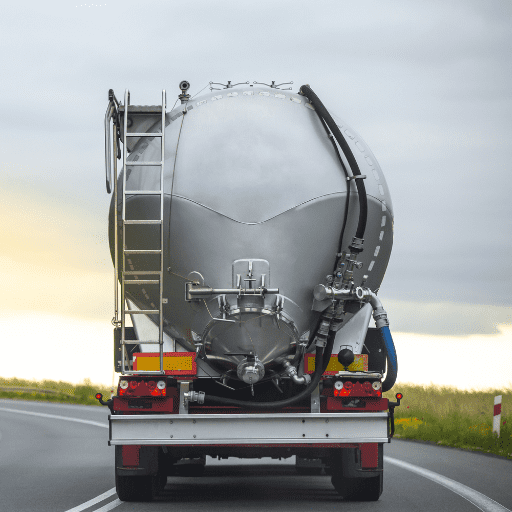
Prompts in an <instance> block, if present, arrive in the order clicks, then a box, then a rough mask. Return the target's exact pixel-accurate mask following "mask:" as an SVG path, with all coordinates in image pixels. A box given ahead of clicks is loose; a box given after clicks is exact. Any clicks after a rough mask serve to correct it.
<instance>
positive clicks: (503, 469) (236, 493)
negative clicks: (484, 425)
mask: <svg viewBox="0 0 512 512" xmlns="http://www.w3.org/2000/svg"><path fill="white" fill-rule="evenodd" d="M107 415H108V409H107V408H106V407H93V406H78V405H64V404H50V403H44V402H29V401H14V400H0V510H1V511H2V512H11V511H12V512H25V511H30V512H32V511H38V512H39V511H41V512H46V511H48V512H50V511H51V512H71V511H72V512H93V511H101V512H107V511H108V510H115V512H127V511H133V510H137V511H140V512H145V511H152V512H160V511H164V510H165V511H168V510H170V509H171V508H172V509H175V508H176V507H177V506H179V510H180V512H186V511H194V512H197V510H201V511H205V512H210V511H219V512H220V511H222V512H224V511H225V510H226V509H227V508H229V509H232V510H243V511H244V512H252V511H263V510H265V511H268V510H279V511H283V512H286V511H293V512H296V511H297V510H315V512H322V511H332V510H338V509H340V510H343V511H347V512H351V511H374V510H375V511H379V512H402V511H403V512H411V511H418V512H422V511H425V512H427V511H428V512H432V511H436V512H442V511H449V512H472V511H478V510H483V511H485V512H505V511H507V510H512V462H511V461H507V460H504V459H499V458H495V457H490V456H487V455H484V454H480V453H474V452H464V451H461V450H454V449H450V448H443V447H437V446H431V445H427V444H420V443H413V442H407V441H400V440H393V441H392V443H391V444H390V445H386V446H385V448H384V455H385V462H384V492H383V494H382V496H381V498H380V500H379V501H378V502H374V503H349V502H343V501H342V500H341V498H340V497H339V496H338V494H337V493H336V492H335V491H334V488H333V487H332V485H331V482H330V477H327V476H298V475H297V474H296V473H295V469H294V466H293V461H294V459H287V460H282V461H272V460H271V459H262V460H258V461H252V460H250V461H247V460H238V459H227V460H223V461H217V460H213V459H211V458H208V459H207V466H206V473H205V476H203V477H196V478H194V477H170V478H169V479H168V482H167V486H166V488H165V490H164V492H163V493H162V495H160V496H159V497H158V498H157V499H156V501H153V502H151V503H138V504H136V505H134V504H130V503H121V502H120V501H119V500H118V499H117V495H116V494H115V488H114V487H115V482H114V449H113V448H111V447H108V446H107V437H108V430H107Z"/></svg>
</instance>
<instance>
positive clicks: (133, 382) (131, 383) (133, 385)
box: [130, 380, 139, 389]
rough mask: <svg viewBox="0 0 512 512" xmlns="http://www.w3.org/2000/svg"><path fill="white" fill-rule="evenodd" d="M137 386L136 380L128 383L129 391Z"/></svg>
mask: <svg viewBox="0 0 512 512" xmlns="http://www.w3.org/2000/svg"><path fill="white" fill-rule="evenodd" d="M138 385H139V383H138V382H137V381H136V380H131V381H130V389H135V388H136V387H137V386H138Z"/></svg>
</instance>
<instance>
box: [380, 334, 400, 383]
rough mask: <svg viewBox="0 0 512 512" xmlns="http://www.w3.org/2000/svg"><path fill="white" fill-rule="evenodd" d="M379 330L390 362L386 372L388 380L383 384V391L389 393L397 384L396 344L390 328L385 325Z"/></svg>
mask: <svg viewBox="0 0 512 512" xmlns="http://www.w3.org/2000/svg"><path fill="white" fill-rule="evenodd" d="M379 330H380V334H381V336H382V341H383V342H384V347H385V349H386V357H387V361H388V369H387V372H386V378H385V379H384V382H383V383H382V391H389V390H390V389H391V388H392V387H393V386H394V385H395V382H396V378H397V375H398V361H397V358H396V350H395V344H394V343H393V338H392V337H391V332H390V330H389V327H388V326H387V325H384V326H382V327H381V328H380V329H379Z"/></svg>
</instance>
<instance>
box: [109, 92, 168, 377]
mask: <svg viewBox="0 0 512 512" xmlns="http://www.w3.org/2000/svg"><path fill="white" fill-rule="evenodd" d="M129 105H130V91H129V90H128V89H126V91H125V94H124V116H123V141H122V142H123V169H124V172H123V192H122V196H123V197H122V210H121V216H122V222H121V224H122V241H123V254H122V268H121V280H120V281H121V322H120V324H121V353H122V355H121V361H122V362H121V373H122V374H123V375H133V374H155V373H160V374H165V371H164V368H163V364H164V353H163V349H164V330H163V304H164V300H163V276H164V253H163V241H164V160H165V109H166V93H165V89H164V90H163V91H162V118H161V120H162V128H161V131H160V133H158V132H156V133H155V132H151V133H146V132H142V133H139V132H128V111H129ZM129 137H139V138H143V137H155V138H160V139H161V141H160V146H161V159H160V161H155V162H153V161H152V162H144V161H142V162H141V161H128V158H127V157H128V148H127V140H128V138H129ZM130 166H138V167H139V166H147V167H149V166H152V167H157V166H159V167H160V190H126V175H127V169H128V168H129V167H130ZM116 181H117V180H116ZM115 186H116V183H114V187H115ZM127 195H130V196H137V195H153V196H159V197H160V218H159V219H158V220H147V219H140V220H135V219H130V220H127V219H126V196H127ZM116 204H117V199H116ZM116 211H117V208H116ZM133 224H145V225H155V224H156V225H160V248H159V249H127V247H126V226H127V225H133ZM117 229H118V226H117V219H116V226H115V230H116V250H117ZM129 254H158V255H160V266H159V269H158V271H154V270H126V258H127V255H129ZM115 261H116V265H117V261H118V256H117V255H116V258H115ZM136 275H137V276H139V275H151V276H157V277H158V279H133V276H136ZM117 276H118V270H117V268H116V279H117ZM145 284H157V285H158V309H144V310H130V309H127V300H126V295H125V292H126V285H135V286H139V285H145ZM116 292H117V283H116ZM118 304H119V302H118V301H117V298H116V315H117V305H118ZM127 314H128V315H134V314H143V315H158V317H159V322H158V340H151V341H137V343H138V344H140V345H142V344H148V345H149V344H153V345H157V344H158V345H159V356H160V370H159V371H133V370H126V365H127V360H126V359H127V351H126V345H127V344H133V340H127V339H126V332H125V328H126V315H127ZM116 320H117V318H116Z"/></svg>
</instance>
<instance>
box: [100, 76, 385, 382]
mask: <svg viewBox="0 0 512 512" xmlns="http://www.w3.org/2000/svg"><path fill="white" fill-rule="evenodd" d="M333 117H334V119H335V120H336V123H337V124H338V126H339V128H340V130H341V132H342V134H343V136H344V137H345V138H346V140H347V142H348V144H349V146H350V148H351V150H352V152H353V154H354V156H355V158H356V160H357V162H358V165H359V167H360V170H361V173H362V174H363V175H366V179H365V186H366V191H367V198H368V221H367V226H366V232H365V249H364V251H363V252H362V253H361V255H360V257H359V261H360V262H362V268H360V269H357V270H356V271H355V274H354V278H355V281H358V282H361V280H362V278H363V275H367V276H368V278H367V281H366V286H367V287H369V288H370V289H371V290H374V291H375V290H376V289H377V288H379V286H380V284H381V282H382V279H383V277H384V273H385V270H386V266H387V264H388V260H389V257H390V253H391V247H392V241H393V209H392V204H391V198H390V195H389V190H388V187H387V185H386V181H385V178H384V175H383V173H382V170H381V169H380V167H379V164H378V163H377V161H376V159H375V157H374V155H373V154H372V152H371V151H370V149H369V148H368V146H367V145H366V144H365V142H364V141H363V140H362V138H361V137H360V136H359V135H358V134H357V133H356V132H355V131H354V130H353V129H352V128H350V127H349V126H348V125H347V124H346V123H345V122H344V121H342V120H341V119H339V118H338V117H336V116H333ZM166 125H167V126H166V133H165V141H166V142H165V169H164V173H165V178H164V192H165V208H164V233H165V234H164V240H163V248H164V251H165V255H164V268H166V269H167V273H166V276H165V279H164V297H165V299H167V303H166V304H165V306H164V328H165V332H166V334H167V335H169V336H170V337H171V338H173V339H174V340H176V341H177V343H178V344H179V345H181V347H182V349H185V350H194V351H195V350H196V349H197V348H198V347H199V352H200V354H202V356H203V357H205V358H206V360H207V361H208V363H209V364H210V365H211V366H212V367H213V368H215V369H216V370H217V371H218V372H219V373H227V374H230V375H232V376H235V375H236V374H237V372H238V377H239V378H241V379H242V380H246V381H248V380H247V379H248V378H249V377H250V378H251V382H256V381H257V380H260V379H262V378H268V377H270V376H272V375H274V374H275V372H279V371H282V369H283V367H282V364H283V361H292V362H293V360H294V358H298V356H299V352H300V351H301V350H304V349H305V348H306V346H307V345H308V334H309V331H310V329H311V328H312V326H314V325H315V323H316V322H317V320H318V317H319V313H318V312H316V311H313V310H312V302H313V289H314V287H315V286H316V285H317V284H318V283H322V282H325V278H326V276H327V275H329V274H331V273H332V271H333V266H334V263H335V259H336V254H337V251H338V242H339V237H340V232H341V229H342V225H343V220H344V213H345V203H346V201H347V180H346V177H345V174H344V172H343V170H342V168H341V165H340V163H339V161H338V159H337V156H336V154H335V151H334V149H333V146H332V144H331V142H330V140H329V138H328V136H327V134H326V131H325V129H324V127H323V126H322V124H321V122H320V120H319V118H318V116H317V114H316V112H315V110H314V108H313V107H312V105H310V104H309V102H308V100H307V98H306V97H304V96H301V95H299V94H297V93H293V92H288V91H281V90H276V89H271V88H268V87H256V86H249V85H244V86H241V87H237V88H235V89H225V90H222V91H213V92H211V93H207V94H204V95H202V96H198V97H197V98H193V99H191V100H188V101H187V102H186V103H184V104H181V105H179V107H178V108H176V109H174V110H173V111H172V112H169V113H168V114H167V115H166ZM157 126H159V124H158V123H155V126H154V127H151V126H149V125H148V126H147V127H146V128H145V129H146V130H147V131H151V130H156V127H157ZM139 130H140V128H139ZM160 151H161V149H160V140H159V139H158V138H155V139H154V140H149V141H148V139H141V140H139V141H138V142H137V143H136V144H135V145H134V147H133V148H132V151H131V153H130V156H129V160H130V161H141V162H144V161H146V162H147V161H156V160H159V155H160ZM345 164H346V162H345ZM155 170H156V169H155ZM158 177H159V173H157V172H153V171H152V168H151V167H144V166H140V167H138V166H133V167H130V169H129V172H128V175H127V177H126V183H127V190H146V191H150V190H156V189H158V188H159V185H158ZM121 186H122V179H121V180H120V181H119V187H121ZM349 186H350V200H349V210H348V218H347V225H346V229H345V232H344V238H343V243H342V247H343V248H344V249H347V247H348V245H349V244H350V242H351V240H352V238H353V236H354V233H355V230H356V225H357V220H358V211H359V204H358V196H357V191H356V187H355V185H354V183H353V182H350V183H349ZM119 207H120V205H119ZM159 208H160V205H159V199H158V198H157V197H155V196H151V195H145V196H140V195H139V196H136V197H132V198H130V197H128V198H127V203H126V218H127V219H129V218H134V219H152V218H158V216H159ZM112 225H113V205H112V208H111V235H112V231H113V230H112ZM126 239H127V240H126V244H127V245H129V246H130V247H132V248H134V249H136V248H137V247H139V246H140V247H145V248H147V247H148V246H149V245H153V246H155V247H157V246H159V244H160V240H159V231H158V230H157V229H155V230H154V231H152V230H151V226H131V229H130V230H127V231H126ZM110 241H111V249H112V251H113V244H114V242H113V237H112V236H111V237H110ZM120 243H122V241H120ZM128 265H129V266H130V268H131V269H132V270H144V269H148V268H150V267H151V265H152V262H151V256H137V255H132V256H131V258H130V259H129V260H128ZM190 281H193V282H196V283H198V284H199V285H204V286H205V287H211V288H214V289H234V288H240V287H242V286H243V287H245V288H257V287H261V286H262V285H263V286H264V287H266V288H274V289H276V288H277V289H279V293H277V294H276V293H266V294H264V295H263V296H262V295H258V294H256V293H255V294H253V295H251V294H243V295H242V294H240V295H233V294H223V293H219V294H214V295H211V296H209V297H208V298H204V299H201V300H194V301H187V300H185V299H186V297H185V284H186V283H187V282H190ZM126 294H127V296H128V297H129V298H130V300H131V302H132V303H133V304H134V306H135V307H139V308H141V309H154V305H155V304H156V303H157V301H158V297H157V292H156V290H152V288H151V285H148V286H146V287H143V288H142V289H141V286H136V287H135V286H134V287H133V288H132V289H131V288H129V287H128V288H127V290H126ZM347 316H348V317H350V316H351V315H350V313H349V314H348V315H347ZM342 331H343V330H342ZM347 332H348V330H347ZM340 334H341V333H340ZM169 349H170V346H167V347H165V350H166V351H167V350H169ZM146 350H150V349H146ZM244 365H245V366H244ZM242 367H243V368H245V367H250V369H249V370H244V371H242V375H241V374H240V371H241V370H240V369H241V368H242ZM247 375H249V377H247ZM244 377H246V378H244ZM252 379H254V380H252Z"/></svg>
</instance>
